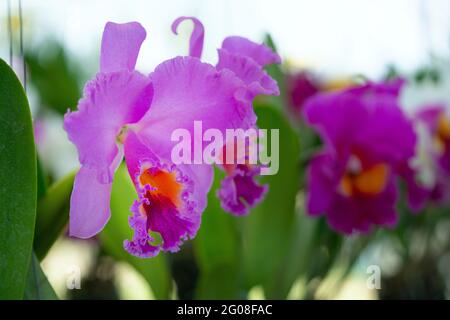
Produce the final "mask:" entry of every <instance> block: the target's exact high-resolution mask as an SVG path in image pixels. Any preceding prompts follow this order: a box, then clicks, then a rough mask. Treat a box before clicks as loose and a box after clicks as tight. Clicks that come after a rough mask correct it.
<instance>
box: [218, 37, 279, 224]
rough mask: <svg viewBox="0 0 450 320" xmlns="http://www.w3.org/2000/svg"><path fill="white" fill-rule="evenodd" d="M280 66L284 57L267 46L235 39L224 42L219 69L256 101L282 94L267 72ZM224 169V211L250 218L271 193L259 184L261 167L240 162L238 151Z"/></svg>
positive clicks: (219, 192) (220, 192)
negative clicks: (266, 68)
mask: <svg viewBox="0 0 450 320" xmlns="http://www.w3.org/2000/svg"><path fill="white" fill-rule="evenodd" d="M280 62H281V58H280V56H279V55H278V54H277V53H275V52H273V51H272V49H270V48H269V47H267V46H266V45H264V44H256V43H254V42H252V41H250V40H248V39H246V38H242V37H237V36H234V37H228V38H226V39H225V40H224V41H223V43H222V47H221V48H220V49H219V62H218V63H217V69H218V70H226V69H227V70H231V71H233V72H234V73H235V74H236V75H237V76H238V77H239V78H240V79H241V80H242V82H243V84H244V85H245V86H246V88H247V95H248V99H250V100H253V98H254V97H255V96H257V95H260V94H264V95H279V94H280V91H279V88H278V85H277V83H276V81H275V80H274V79H272V78H271V77H270V76H269V75H268V74H267V72H266V71H264V69H263V68H264V66H265V65H268V64H274V63H280ZM255 129H256V125H255ZM250 143H252V142H250ZM246 151H247V147H246ZM224 163H225V161H224ZM221 168H222V169H223V170H224V171H225V173H226V177H225V178H224V179H223V180H222V183H221V188H220V189H219V190H218V193H217V195H218V197H219V199H220V200H221V205H222V208H223V209H224V210H225V211H228V212H231V213H233V214H235V215H245V214H248V212H249V210H250V208H251V207H253V206H255V205H256V204H258V203H259V202H260V201H261V200H262V199H263V198H264V196H265V194H266V192H267V190H268V186H267V185H260V184H259V183H258V182H257V181H256V177H257V176H258V175H259V174H260V170H261V168H260V166H259V165H255V164H250V163H249V162H248V161H238V159H237V155H236V151H235V152H234V159H233V161H232V163H231V164H229V163H227V164H224V165H223V166H221Z"/></svg>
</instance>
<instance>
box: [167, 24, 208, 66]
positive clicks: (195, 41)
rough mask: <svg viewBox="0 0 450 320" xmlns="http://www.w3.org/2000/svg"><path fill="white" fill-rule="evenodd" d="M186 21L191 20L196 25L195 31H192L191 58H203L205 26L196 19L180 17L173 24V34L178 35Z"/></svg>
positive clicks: (190, 41) (190, 42)
mask: <svg viewBox="0 0 450 320" xmlns="http://www.w3.org/2000/svg"><path fill="white" fill-rule="evenodd" d="M184 20H191V21H192V22H193V23H194V30H193V31H192V34H191V37H190V40H189V55H190V56H191V57H196V58H199V59H200V57H201V56H202V51H203V39H204V36H205V28H204V27H203V24H202V23H201V22H200V20H198V19H197V18H195V17H179V18H178V19H176V20H175V21H174V22H173V23H172V32H173V33H175V34H178V32H177V29H178V26H179V24H180V23H181V22H183V21H184Z"/></svg>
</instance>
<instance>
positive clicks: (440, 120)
mask: <svg viewBox="0 0 450 320" xmlns="http://www.w3.org/2000/svg"><path fill="white" fill-rule="evenodd" d="M414 120H415V121H416V123H417V124H418V125H421V126H423V128H424V129H425V132H420V133H419V134H418V135H419V139H423V140H424V141H423V142H424V143H422V148H424V149H425V150H419V155H422V158H419V159H418V165H422V164H423V163H424V162H425V163H427V164H428V167H427V166H426V164H425V170H426V169H428V170H429V171H428V173H427V172H424V171H422V172H423V173H425V175H426V176H425V177H423V179H424V180H425V182H426V184H427V185H429V189H430V190H429V194H428V196H429V198H430V200H432V201H433V202H435V203H437V204H448V203H449V202H450V118H449V116H448V114H447V113H446V108H445V106H444V105H441V104H432V105H427V106H424V107H423V108H421V110H420V111H418V112H417V114H416V115H415V117H414ZM425 157H426V159H423V158H425ZM419 171H420V169H419Z"/></svg>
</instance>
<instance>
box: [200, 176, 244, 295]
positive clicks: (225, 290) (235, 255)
mask: <svg viewBox="0 0 450 320" xmlns="http://www.w3.org/2000/svg"><path fill="white" fill-rule="evenodd" d="M223 177H224V173H223V172H222V171H220V170H218V169H216V173H215V179H214V184H213V186H212V188H211V191H210V192H209V195H208V206H207V208H206V209H205V211H204V212H203V215H202V225H201V228H200V230H199V232H198V234H197V236H196V237H195V239H194V249H195V254H196V258H197V264H198V267H199V269H200V277H199V283H198V286H197V293H196V294H197V298H198V299H239V298H241V299H242V298H244V297H245V293H244V290H243V289H241V287H242V284H241V283H240V279H239V271H240V267H241V237H240V233H239V229H238V225H237V222H238V221H237V218H236V217H234V216H232V215H231V214H229V213H226V212H224V211H223V210H222V208H221V207H220V201H219V199H218V198H217V196H216V193H217V190H218V188H219V187H220V181H221V180H222V178H223Z"/></svg>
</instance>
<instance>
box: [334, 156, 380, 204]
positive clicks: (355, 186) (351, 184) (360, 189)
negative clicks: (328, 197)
mask: <svg viewBox="0 0 450 320" xmlns="http://www.w3.org/2000/svg"><path fill="white" fill-rule="evenodd" d="M388 175H389V168H388V166H387V165H386V164H384V163H379V164H375V165H373V166H370V167H368V168H364V169H361V168H356V169H355V168H349V169H348V170H347V172H346V173H345V174H344V176H343V177H342V179H341V181H340V183H339V191H340V192H341V193H342V194H343V195H345V196H353V195H355V194H359V195H364V196H375V195H377V194H379V193H381V192H382V191H383V190H384V188H385V187H386V184H387V180H388Z"/></svg>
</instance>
